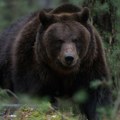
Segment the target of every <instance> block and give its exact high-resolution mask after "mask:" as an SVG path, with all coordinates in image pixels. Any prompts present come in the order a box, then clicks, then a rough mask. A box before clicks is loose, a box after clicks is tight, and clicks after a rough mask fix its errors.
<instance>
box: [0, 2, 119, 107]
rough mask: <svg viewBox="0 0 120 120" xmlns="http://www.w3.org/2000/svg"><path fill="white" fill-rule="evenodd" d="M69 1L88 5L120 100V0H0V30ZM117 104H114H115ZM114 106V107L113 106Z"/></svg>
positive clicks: (116, 99)
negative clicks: (31, 13)
mask: <svg viewBox="0 0 120 120" xmlns="http://www.w3.org/2000/svg"><path fill="white" fill-rule="evenodd" d="M66 2H70V3H73V4H76V5H78V6H88V7H89V8H90V11H91V19H90V21H91V22H92V23H93V24H94V25H95V26H96V27H97V29H98V31H99V32H100V34H101V36H102V38H103V42H104V48H105V51H106V55H107V60H108V64H109V67H110V72H111V76H112V81H113V83H114V85H115V101H116V104H117V105H119V104H120V1H119V0H0V32H1V31H3V30H4V29H5V28H6V27H7V26H9V25H10V24H11V23H12V22H13V21H15V20H17V19H18V18H20V16H24V15H26V14H28V13H30V12H34V11H36V10H38V9H42V8H55V7H57V6H58V5H60V4H62V3H66ZM117 108H118V106H117ZM117 108H116V109H117Z"/></svg>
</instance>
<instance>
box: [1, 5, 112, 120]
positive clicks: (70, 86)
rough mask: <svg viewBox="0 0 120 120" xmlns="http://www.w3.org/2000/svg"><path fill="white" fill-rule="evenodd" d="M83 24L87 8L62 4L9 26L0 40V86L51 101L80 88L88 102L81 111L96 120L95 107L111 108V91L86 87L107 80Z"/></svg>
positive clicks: (96, 41) (94, 39)
mask: <svg viewBox="0 0 120 120" xmlns="http://www.w3.org/2000/svg"><path fill="white" fill-rule="evenodd" d="M88 19H89V9H88V8H86V7H85V8H79V7H77V6H75V5H71V4H66V5H62V6H59V7H58V8H56V9H53V10H51V11H49V12H45V11H40V12H39V11H38V12H35V13H33V14H30V15H28V16H26V17H23V18H22V19H20V20H18V21H17V22H16V23H14V24H12V25H11V26H10V27H9V28H8V29H6V30H5V31H4V32H3V33H1V35H0V85H1V87H2V88H8V89H11V90H12V91H14V92H15V93H28V94H30V95H37V96H40V97H42V96H48V97H50V98H52V100H55V97H67V98H72V97H73V96H74V94H75V93H76V92H78V91H79V90H81V89H84V90H86V91H87V93H88V99H87V101H85V103H84V104H82V105H79V106H80V108H81V111H82V112H84V113H85V114H86V116H87V118H88V120H98V119H99V117H98V113H97V110H96V108H97V107H98V106H106V105H109V104H110V103H111V92H110V88H109V87H108V86H107V87H104V86H102V85H101V86H99V87H97V88H96V89H93V88H91V87H90V84H91V82H92V81H95V80H99V81H108V80H109V72H108V67H107V64H106V58H105V53H104V50H103V46H102V41H101V37H100V35H99V34H98V32H97V31H96V30H95V28H94V26H92V25H91V24H90V22H89V20H88Z"/></svg>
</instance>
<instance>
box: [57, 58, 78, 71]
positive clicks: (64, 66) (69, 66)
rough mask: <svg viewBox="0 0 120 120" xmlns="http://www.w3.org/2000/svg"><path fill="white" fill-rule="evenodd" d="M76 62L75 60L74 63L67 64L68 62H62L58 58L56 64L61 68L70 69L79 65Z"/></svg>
mask: <svg viewBox="0 0 120 120" xmlns="http://www.w3.org/2000/svg"><path fill="white" fill-rule="evenodd" d="M78 63H79V62H78V61H76V63H74V64H71V65H68V64H65V63H62V62H61V61H59V60H58V61H57V64H58V65H59V66H60V67H61V68H62V69H64V70H71V69H74V68H76V67H78V66H79V64H78Z"/></svg>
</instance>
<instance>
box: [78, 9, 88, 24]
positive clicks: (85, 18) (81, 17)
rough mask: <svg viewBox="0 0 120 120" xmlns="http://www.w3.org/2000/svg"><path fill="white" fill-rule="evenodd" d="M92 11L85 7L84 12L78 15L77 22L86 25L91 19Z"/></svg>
mask: <svg viewBox="0 0 120 120" xmlns="http://www.w3.org/2000/svg"><path fill="white" fill-rule="evenodd" d="M89 16H90V11H89V9H88V8H87V7H84V8H83V10H82V11H81V12H79V13H77V20H78V21H79V22H81V23H86V22H87V21H88V19H89Z"/></svg>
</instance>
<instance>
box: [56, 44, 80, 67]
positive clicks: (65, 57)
mask: <svg viewBox="0 0 120 120" xmlns="http://www.w3.org/2000/svg"><path fill="white" fill-rule="evenodd" d="M78 58H79V57H78V54H77V50H76V46H75V44H74V43H64V44H63V45H62V48H61V52H60V55H59V56H58V59H59V61H60V62H61V63H62V65H63V66H65V67H73V66H74V65H76V64H77V61H78Z"/></svg>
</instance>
